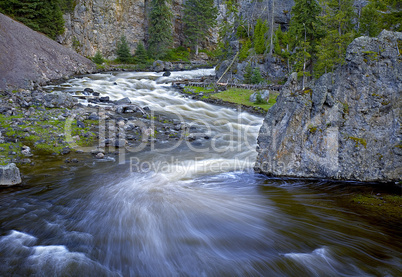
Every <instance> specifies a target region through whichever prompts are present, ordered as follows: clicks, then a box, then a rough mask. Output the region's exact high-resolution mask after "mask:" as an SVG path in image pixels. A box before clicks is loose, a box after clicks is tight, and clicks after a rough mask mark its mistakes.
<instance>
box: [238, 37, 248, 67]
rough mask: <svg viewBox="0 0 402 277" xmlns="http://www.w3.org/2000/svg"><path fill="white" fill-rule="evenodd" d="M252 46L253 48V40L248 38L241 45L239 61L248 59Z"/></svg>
mask: <svg viewBox="0 0 402 277" xmlns="http://www.w3.org/2000/svg"><path fill="white" fill-rule="evenodd" d="M250 48H251V40H250V39H247V40H246V41H244V42H243V43H242V45H241V50H240V53H239V61H240V62H242V61H244V60H245V59H247V57H248V54H249V53H248V52H249V50H250Z"/></svg>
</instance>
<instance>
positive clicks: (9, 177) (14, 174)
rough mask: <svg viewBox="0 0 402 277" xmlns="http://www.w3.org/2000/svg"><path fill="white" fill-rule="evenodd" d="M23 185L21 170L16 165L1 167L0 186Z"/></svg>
mask: <svg viewBox="0 0 402 277" xmlns="http://www.w3.org/2000/svg"><path fill="white" fill-rule="evenodd" d="M21 183H22V180H21V175H20V170H19V169H18V167H17V166H16V165H15V164H14V163H11V164H8V165H2V166H0V186H13V185H18V184H21Z"/></svg>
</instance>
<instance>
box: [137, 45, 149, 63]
mask: <svg viewBox="0 0 402 277" xmlns="http://www.w3.org/2000/svg"><path fill="white" fill-rule="evenodd" d="M134 59H135V62H136V63H138V64H146V63H147V59H148V56H147V51H146V50H145V47H144V44H143V43H142V42H139V43H138V45H137V49H136V50H135V54H134Z"/></svg>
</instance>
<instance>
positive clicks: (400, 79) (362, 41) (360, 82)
mask: <svg viewBox="0 0 402 277" xmlns="http://www.w3.org/2000/svg"><path fill="white" fill-rule="evenodd" d="M401 41H402V33H399V32H389V31H383V32H382V33H381V34H380V35H379V36H378V38H369V37H360V38H357V39H355V40H354V41H353V42H352V43H351V44H350V45H349V47H348V49H347V55H346V63H345V64H344V65H343V66H342V67H341V68H340V69H339V71H337V72H334V73H328V74H325V75H323V76H322V77H321V78H320V79H319V80H317V82H316V83H315V85H314V86H312V88H311V89H310V88H307V89H305V90H298V88H297V80H296V75H292V76H291V78H289V80H288V82H287V83H286V85H285V86H284V88H283V90H282V92H281V95H280V96H279V97H278V99H277V103H276V104H275V105H274V106H273V107H272V108H271V109H270V110H269V111H268V113H267V115H266V117H265V119H264V123H263V126H262V127H261V130H260V134H259V136H258V146H257V152H258V157H257V162H256V165H255V169H256V171H259V172H262V173H265V174H267V175H274V176H290V177H313V178H331V179H340V180H359V181H384V182H387V181H400V180H401V179H402V144H401V139H402V122H401V121H402V118H401V112H402V55H401V52H400V51H401V50H400V46H401ZM398 44H399V46H398Z"/></svg>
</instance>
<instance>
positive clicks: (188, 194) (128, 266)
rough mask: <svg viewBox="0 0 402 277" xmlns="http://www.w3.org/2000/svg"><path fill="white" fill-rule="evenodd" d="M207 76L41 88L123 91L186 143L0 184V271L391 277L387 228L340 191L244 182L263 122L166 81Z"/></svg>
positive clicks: (399, 269)
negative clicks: (165, 119) (347, 202)
mask: <svg viewBox="0 0 402 277" xmlns="http://www.w3.org/2000/svg"><path fill="white" fill-rule="evenodd" d="M212 73H213V71H212V70H207V69H204V70H195V71H184V72H172V75H171V76H169V77H162V74H161V73H140V72H138V73H135V72H118V73H102V74H93V75H88V76H85V77H83V78H74V79H71V80H68V81H66V82H65V83H64V84H60V85H57V86H51V87H48V89H51V90H62V91H82V90H83V89H84V88H92V89H94V90H95V91H97V92H100V93H101V94H102V95H103V96H104V95H108V96H110V97H111V98H112V99H115V100H116V99H121V98H123V97H129V98H130V99H131V100H132V101H133V102H134V103H136V104H138V105H140V106H141V107H144V106H147V107H149V108H150V109H151V110H153V111H155V112H157V113H159V114H165V115H167V116H169V117H171V118H177V119H178V120H180V121H185V122H187V124H189V126H192V127H193V128H194V129H193V130H196V132H197V133H198V134H199V135H198V136H197V139H195V140H194V141H192V142H189V141H188V140H185V141H183V142H181V143H180V142H177V141H175V142H160V143H159V144H156V145H155V147H153V148H145V149H144V150H141V151H138V152H135V151H134V152H133V151H132V152H127V153H124V156H123V158H121V157H119V159H117V158H116V160H115V161H108V162H98V161H94V162H93V163H90V164H87V166H77V167H76V168H74V169H73V170H70V171H69V172H68V173H65V172H63V171H62V170H61V169H52V168H49V169H48V170H49V171H54V170H56V171H57V170H58V171H59V172H61V173H60V174H48V175H46V177H43V178H32V179H30V180H28V182H27V184H26V185H24V186H22V187H16V188H9V189H2V190H0V235H1V236H0V275H2V276H401V274H402V254H401V252H402V251H401V250H402V241H401V237H402V236H401V234H400V233H398V232H397V231H395V228H387V226H384V225H383V224H376V223H375V222H372V221H369V220H367V219H365V218H364V217H362V216H361V215H359V214H358V213H356V212H354V211H352V210H350V209H348V208H345V207H343V206H341V205H339V204H338V202H337V196H336V193H339V192H340V193H342V191H345V184H342V183H334V182H325V181H322V182H309V181H298V180H283V179H275V178H268V177H266V176H263V175H259V174H255V173H254V172H253V169H252V168H253V164H254V161H255V158H256V151H255V148H256V138H257V135H258V131H259V128H260V126H261V124H262V120H263V119H262V118H261V117H258V116H255V115H251V114H248V113H246V112H241V111H236V110H234V109H231V108H225V107H218V106H214V105H211V104H207V103H204V102H200V101H195V100H192V99H189V98H185V97H183V96H182V95H181V94H180V93H179V92H178V91H176V90H175V89H173V88H172V87H171V86H170V85H169V82H171V81H173V80H180V79H184V78H193V77H199V76H204V75H209V74H212ZM191 130H192V129H191V128H190V132H191ZM160 145H164V147H160ZM349 185H351V186H353V185H354V184H349ZM355 185H356V186H359V184H355ZM322 188H326V189H322Z"/></svg>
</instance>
